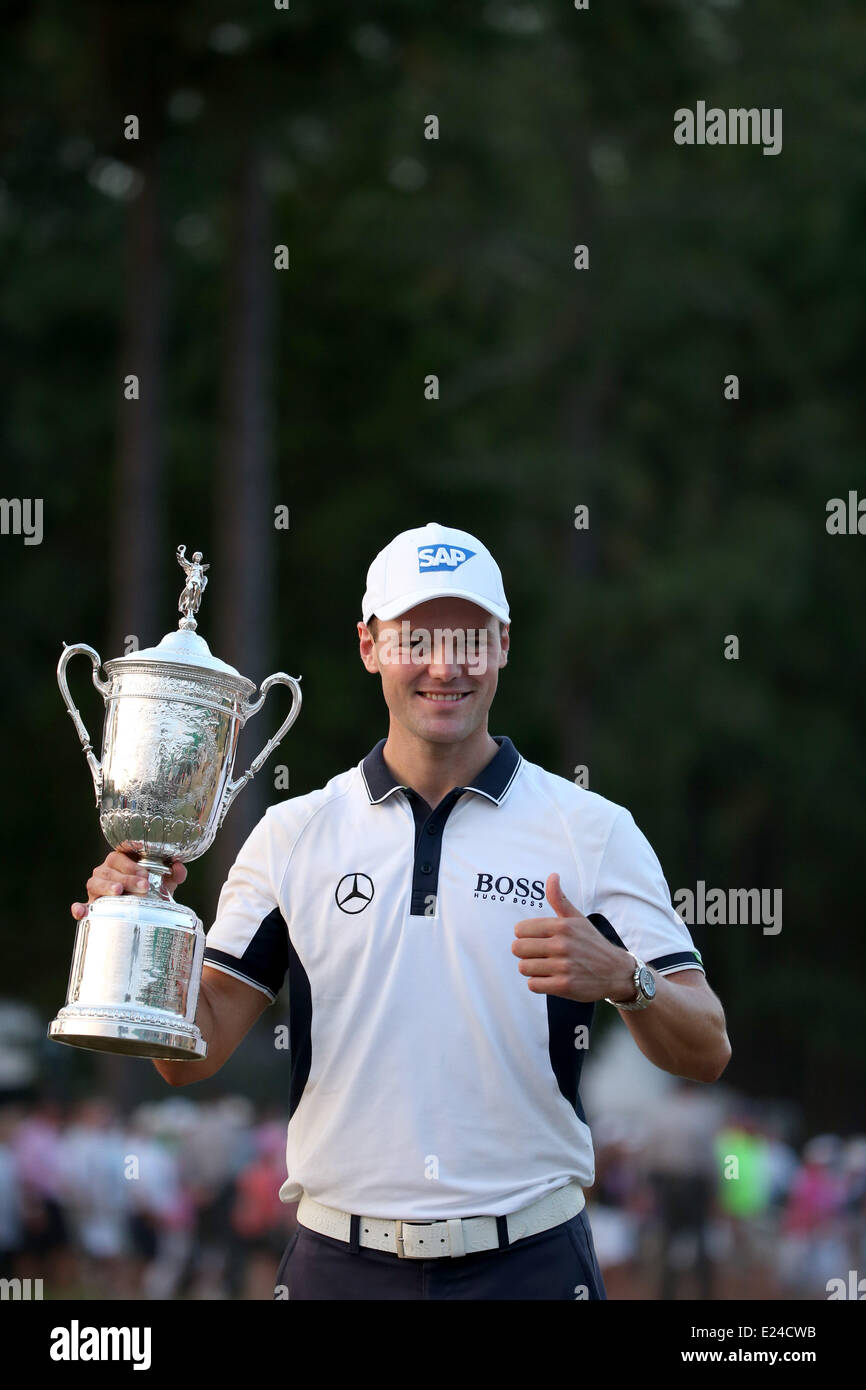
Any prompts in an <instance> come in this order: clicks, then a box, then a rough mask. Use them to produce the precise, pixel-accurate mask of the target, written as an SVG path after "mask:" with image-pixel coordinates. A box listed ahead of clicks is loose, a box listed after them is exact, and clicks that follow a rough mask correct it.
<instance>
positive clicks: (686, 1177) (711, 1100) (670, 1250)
mask: <svg viewBox="0 0 866 1390" xmlns="http://www.w3.org/2000/svg"><path fill="white" fill-rule="evenodd" d="M720 1118H721V1111H720V1105H719V1101H718V1100H717V1099H716V1097H715V1096H713V1095H712V1094H711V1093H708V1092H707V1091H706V1088H704V1087H702V1086H700V1085H699V1084H698V1083H697V1082H693V1081H686V1080H684V1079H680V1080H679V1083H678V1085H677V1088H676V1090H675V1091H674V1093H673V1094H672V1095H671V1096H670V1097H669V1098H668V1099H666V1100H665V1102H664V1104H663V1105H662V1106H660V1107H659V1110H658V1113H657V1115H656V1119H655V1122H654V1123H653V1124H652V1125H651V1127H650V1128H649V1130H648V1133H647V1136H646V1141H645V1144H644V1148H643V1154H642V1159H643V1163H644V1165H645V1167H646V1169H647V1172H648V1174H649V1180H650V1184H651V1186H652V1188H653V1191H654V1193H655V1199H656V1209H657V1215H658V1220H659V1223H660V1226H661V1245H660V1255H659V1260H660V1268H659V1280H658V1292H657V1297H658V1298H660V1299H670V1298H673V1297H674V1291H675V1288H676V1283H677V1270H678V1267H679V1265H680V1264H681V1263H682V1262H683V1255H684V1252H685V1251H686V1250H687V1249H688V1248H689V1247H690V1246H692V1247H693V1248H694V1263H695V1270H696V1274H697V1286H698V1297H699V1298H704V1299H708V1298H712V1296H713V1293H712V1287H713V1281H712V1263H711V1259H710V1251H709V1244H708V1240H709V1231H708V1227H709V1220H710V1213H711V1210H712V1204H713V1197H714V1192H715V1185H716V1155H715V1148H714V1144H713V1136H714V1134H715V1132H716V1129H717V1128H718V1124H719V1120H720Z"/></svg>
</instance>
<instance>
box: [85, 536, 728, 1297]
mask: <svg viewBox="0 0 866 1390" xmlns="http://www.w3.org/2000/svg"><path fill="white" fill-rule="evenodd" d="M509 619H510V614H509V609H508V605H507V602H506V598H505V593H504V590H503V586H502V577H501V574H500V572H499V569H498V567H497V565H496V563H495V562H494V560H493V557H492V556H491V555H490V553H489V552H488V551H487V549H486V548H485V547H484V545H483V544H482V543H481V541H479V540H478V539H476V538H475V537H474V536H470V535H468V534H467V533H466V532H463V531H458V530H454V529H453V528H446V527H443V526H440V525H438V524H436V523H430V524H429V525H427V526H424V527H421V528H418V529H415V530H412V531H405V532H403V533H402V534H401V535H399V536H397V537H396V538H395V539H394V540H393V541H391V543H390V544H389V545H388V546H386V548H385V549H384V550H383V551H382V552H381V553H380V554H379V555H378V556H377V557H376V559H375V560H374V561H373V564H372V565H371V567H370V570H369V573H368V575H367V590H366V593H365V595H364V599H363V604H362V620H361V621H360V622H359V623H358V636H359V643H360V655H361V660H362V661H363V663H364V666H365V667H366V669H367V670H368V671H369V672H370V673H371V674H374V675H376V676H377V677H378V678H380V679H381V682H382V693H383V695H384V698H385V703H386V705H387V707H388V711H389V726H388V734H387V737H385V738H383V739H382V740H381V741H380V742H379V743H378V744H377V745H376V747H375V748H374V749H373V750H372V751H371V752H370V753H369V754H368V755H367V756H366V757H365V758H364V759H363V760H362V761H361V762H360V763H359V764H358V765H357V767H354V768H351V769H350V770H348V771H346V772H343V773H340V774H339V775H338V776H337V777H335V778H333V779H332V780H331V781H330V782H329V783H328V784H327V786H325V787H323V788H321V789H320V790H318V791H315V792H311V793H309V794H308V795H306V796H301V797H293V798H291V799H289V800H287V801H284V802H282V803H281V804H279V805H277V806H274V807H272V808H271V809H270V810H269V811H268V812H267V814H266V815H265V816H264V818H263V819H262V820H261V821H260V822H259V824H258V825H257V826H256V828H255V830H254V831H253V833H252V834H251V836H250V837H249V839H248V840H247V842H246V844H245V845H244V847H243V849H242V850H241V853H240V855H239V856H238V859H237V861H236V863H235V865H234V867H233V868H232V870H231V872H230V874H229V876H228V879H227V881H226V884H225V887H224V888H223V891H222V894H221V896H220V902H219V908H218V911H217V917H216V921H215V922H214V925H213V927H212V928H211V930H210V932H209V933H208V938H207V948H206V951H205V962H206V963H205V968H204V973H203V978H202V989H201V996H200V1000H199V1008H198V1013H197V1016H196V1021H197V1023H198V1025H199V1027H200V1029H201V1031H202V1035H203V1036H204V1037H205V1038H206V1039H207V1042H208V1049H209V1051H208V1057H207V1058H206V1059H205V1060H204V1061H200V1062H163V1061H158V1062H156V1063H155V1066H156V1067H157V1070H158V1071H159V1072H160V1073H161V1075H162V1076H163V1077H165V1079H166V1080H167V1081H169V1082H170V1083H171V1084H173V1085H185V1084H187V1083H188V1082H191V1081H195V1080H197V1079H201V1078H204V1077H207V1076H212V1075H213V1074H214V1073H215V1072H216V1071H218V1070H219V1068H220V1067H221V1066H222V1064H223V1062H224V1061H225V1060H226V1058H227V1057H228V1056H229V1055H230V1054H231V1053H232V1052H233V1051H234V1049H235V1048H236V1047H237V1046H238V1044H239V1043H240V1041H241V1040H242V1038H243V1037H244V1035H245V1034H246V1032H247V1031H248V1029H249V1028H250V1027H251V1025H252V1023H253V1022H254V1021H255V1019H256V1018H257V1017H258V1016H259V1014H260V1013H261V1012H262V1011H263V1010H264V1009H265V1008H266V1007H267V1004H268V1003H269V1002H272V1001H273V1000H274V998H275V997H276V995H277V993H278V992H279V990H280V988H281V986H282V984H283V980H284V978H285V976H286V974H288V980H289V1007H290V1044H291V1087H290V1103H289V1110H290V1119H289V1126H288V1137H287V1147H286V1161H287V1178H286V1181H285V1183H284V1184H283V1186H282V1188H281V1190H280V1196H281V1197H282V1198H283V1200H284V1201H286V1202H292V1201H296V1200H297V1201H299V1205H298V1227H297V1230H296V1232H295V1234H294V1235H293V1236H292V1238H291V1240H290V1243H289V1246H288V1248H287V1250H286V1252H285V1255H284V1256H283V1259H282V1262H281V1265H280V1268H279V1271H278V1275H277V1287H276V1295H275V1296H276V1297H277V1298H290V1299H292V1300H297V1299H339V1300H342V1299H434V1300H438V1299H520V1300H522V1299H556V1300H562V1299H569V1300H573V1299H579V1300H580V1299H603V1298H604V1297H605V1292H604V1286H603V1283H602V1278H601V1274H600V1271H599V1268H598V1264H597V1262H596V1258H595V1252H594V1249H593V1243H592V1234H591V1231H590V1227H589V1222H588V1219H587V1215H586V1210H585V1201H584V1188H586V1187H589V1186H591V1184H592V1182H593V1177H594V1165H593V1149H592V1141H591V1136H590V1132H589V1128H588V1126H587V1124H586V1120H585V1116H584V1113H583V1108H582V1106H581V1102H580V1097H579V1093H578V1085H579V1080H580V1068H581V1060H582V1056H583V1051H584V1040H585V1038H586V1037H587V1036H588V1032H589V1026H590V1023H591V1021H592V1016H593V1011H594V1007H595V1004H596V1003H597V1002H598V1001H606V1002H607V1003H609V1004H610V1005H611V1006H612V1007H615V1008H617V1009H618V1010H619V1011H620V1012H621V1015H622V1017H623V1019H624V1020H625V1022H626V1024H627V1025H628V1027H629V1029H630V1031H631V1033H632V1036H633V1038H634V1040H635V1042H636V1044H637V1046H638V1047H639V1048H640V1050H641V1051H642V1052H643V1053H644V1054H645V1055H646V1056H647V1057H648V1058H649V1059H650V1060H651V1061H652V1062H654V1063H655V1065H656V1066H658V1067H661V1068H662V1069H663V1070H665V1071H668V1072H672V1073H673V1074H674V1075H678V1076H686V1077H690V1078H691V1079H693V1080H697V1081H704V1082H710V1081H714V1080H715V1079H716V1078H717V1077H718V1076H720V1075H721V1073H722V1071H723V1070H724V1068H725V1066H726V1065H727V1062H728V1060H729V1057H730V1045H729V1043H728V1038H727V1033H726V1029H725V1019H724V1013H723V1011H722V1007H721V1004H720V1002H719V1000H718V998H717V997H716V995H715V994H714V993H713V991H712V990H711V989H710V988H709V985H708V984H707V981H706V977H705V974H704V969H703V964H702V962H701V958H700V956H699V954H698V952H697V951H696V950H695V948H694V945H693V943H692V941H691V938H690V936H689V933H688V931H687V929H686V927H685V925H684V924H683V922H682V920H681V918H680V917H679V916H678V915H677V913H676V912H675V911H674V909H673V907H672V906H671V900H670V893H669V892H668V888H667V885H666V883H665V880H664V877H663V874H662V870H661V867H660V865H659V862H658V859H657V858H656V856H655V854H654V853H653V850H652V849H651V847H650V845H649V843H648V842H647V840H646V839H645V838H644V836H643V835H642V834H641V832H640V831H639V830H638V828H637V826H636V825H635V822H634V820H633V819H632V817H631V815H630V814H629V812H628V811H627V810H625V809H624V808H623V807H620V806H617V805H615V804H614V803H612V802H610V801H608V800H606V799H605V798H604V797H602V796H599V795H597V794H596V793H594V792H590V791H587V790H584V789H582V788H579V787H575V786H573V785H572V783H570V782H568V781H566V780H565V779H564V778H561V777H557V776H555V775H554V774H552V773H549V772H547V771H545V770H544V769H543V768H541V767H539V766H537V765H536V764H533V763H531V762H528V761H527V760H526V759H524V758H523V757H522V756H521V754H520V753H519V752H518V751H517V749H516V748H515V747H514V745H513V743H512V742H511V741H510V739H508V738H505V737H498V738H495V737H493V736H492V735H491V734H490V732H489V730H488V715H489V710H490V706H491V703H492V701H493V698H494V695H495V694H496V688H497V683H498V680H499V673H500V671H501V670H502V669H503V668H504V666H505V665H506V662H507V660H508V653H509V645H510V631H509ZM175 875H176V876H175V878H174V880H173V881H174V882H175V883H179V882H182V881H183V879H184V878H185V877H186V872H185V870H184V868H183V866H182V865H177V866H176V869H175ZM137 877H138V874H137V866H136V864H135V862H134V860H132V859H130V858H128V857H127V856H125V855H122V854H118V853H116V852H115V853H113V854H110V855H109V856H108V858H107V860H106V861H105V864H104V865H102V866H100V868H98V869H96V870H94V876H93V878H91V880H90V881H89V883H88V892H89V895H90V899H91V901H92V900H93V898H95V897H98V896H100V895H101V894H104V893H111V892H122V891H124V889H127V890H128V889H130V888H132V887H133V886H134V884H135V882H136V879H137ZM83 912H84V908H83V906H82V905H81V904H74V905H73V914H74V915H75V916H81V915H83Z"/></svg>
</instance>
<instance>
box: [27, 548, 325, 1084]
mask: <svg viewBox="0 0 866 1390" xmlns="http://www.w3.org/2000/svg"><path fill="white" fill-rule="evenodd" d="M177 558H178V562H179V564H180V565H181V567H182V569H183V570H184V573H185V574H186V586H185V588H184V590H183V592H182V594H181V596H180V602H179V604H178V610H179V612H180V613H181V614H182V617H181V620H180V623H179V624H178V628H177V631H176V632H170V633H168V634H167V635H166V636H165V637H164V638H163V639H162V641H161V642H160V643H159V646H157V647H150V648H148V649H147V650H146V651H137V652H130V653H129V654H128V655H127V656H122V657H118V658H117V659H116V660H115V661H106V663H105V671H106V674H107V677H108V678H107V679H102V678H101V677H100V674H99V668H100V666H101V664H102V663H101V660H100V657H99V654H98V653H97V652H95V651H94V649H93V648H92V647H88V646H87V645H86V644H85V643H83V642H82V643H79V644H78V645H77V646H74V647H67V646H66V645H65V643H64V652H63V655H62V656H61V658H60V661H59V663H58V666H57V680H58V684H59V686H60V691H61V694H62V695H63V699H64V701H65V702H66V707H67V709H68V710H69V713H70V714H71V716H72V722H73V723H74V725H75V729H76V732H77V734H78V737H79V739H80V740H81V745H82V747H83V749H84V754H85V757H86V758H87V763H88V766H89V768H90V772H91V775H92V777H93V785H94V787H95V789H96V805H97V807H98V809H99V823H100V825H101V826H102V831H103V834H104V835H105V838H106V840H107V841H108V843H109V844H110V845H111V846H112V848H114V849H119V850H123V851H125V852H127V853H133V852H134V853H137V854H138V855H139V863H140V864H141V865H142V867H143V868H144V869H146V871H147V880H148V889H147V892H146V893H143V894H133V893H129V894H124V895H122V896H119V897H104V898H98V899H97V900H96V902H94V903H91V905H90V908H89V910H88V913H87V916H86V917H83V918H82V919H81V921H80V922H79V924H78V932H77V934H76V938H75V949H74V952H73V957H72V969H71V971H70V974H69V990H68V993H67V998H66V1004H65V1006H64V1008H62V1009H61V1010H60V1012H59V1014H58V1015H57V1017H56V1018H55V1020H54V1022H53V1023H52V1024H51V1026H50V1027H49V1030H48V1035H49V1037H52V1038H54V1039H56V1041H57V1042H63V1043H70V1044H71V1045H72V1046H74V1047H86V1048H92V1049H94V1050H96V1051H102V1052H122V1053H125V1054H127V1055H128V1056H133V1057H166V1058H174V1059H176V1060H185V1059H186V1060H194V1059H196V1058H199V1057H205V1056H206V1055H207V1043H206V1042H205V1041H204V1039H203V1038H202V1036H201V1033H200V1032H199V1030H198V1028H197V1027H196V1023H195V1012H196V1005H197V1004H198V994H199V985H200V983H201V970H202V956H203V953H204V944H205V935H204V930H203V928H202V924H201V921H200V920H199V918H198V917H197V916H196V914H195V913H194V912H193V911H192V910H191V909H190V908H188V907H183V906H181V905H180V904H179V903H176V902H175V901H174V899H173V897H172V896H171V893H170V892H169V891H168V889H167V888H166V886H165V878H166V877H167V875H169V874H170V873H171V861H172V860H174V859H180V860H182V861H184V862H185V863H186V862H188V861H189V860H191V859H198V857H199V855H202V854H204V852H205V850H206V849H208V848H209V846H210V845H211V844H212V843H213V840H214V837H215V836H216V833H217V831H218V830H219V828H220V826H221V825H222V822H223V820H224V819H225V815H226V812H227V811H228V809H229V807H230V806H231V804H232V802H233V801H234V799H235V797H236V796H237V794H238V792H239V791H240V790H241V788H242V787H245V786H246V784H247V782H249V781H250V779H251V778H252V777H254V776H255V774H256V773H257V772H258V771H259V768H260V767H261V766H262V764H263V763H264V762H265V760H266V759H267V758H268V757H269V756H270V754H271V753H272V752H273V750H274V749H275V748H276V746H277V744H278V743H279V742H280V740H281V739H282V738H283V737H284V735H285V734H286V733H287V732H288V730H289V729H290V728H291V726H292V725H293V724H294V722H295V720H296V719H297V717H298V714H299V713H300V709H301V687H300V685H299V683H298V681H297V680H296V679H295V678H294V676H287V675H285V673H284V672H282V671H278V672H277V673H276V674H275V675H273V676H268V678H267V680H265V681H263V682H262V685H261V690H260V693H259V697H258V699H257V700H252V699H251V697H252V695H253V692H254V691H255V684H254V683H253V682H252V681H250V680H247V679H246V677H245V676H242V675H240V673H239V672H238V671H236V670H235V669H234V667H233V666H228V665H226V663H225V662H224V661H219V660H217V658H216V657H215V656H212V655H211V652H210V649H209V647H208V645H207V642H205V641H204V639H203V638H202V637H199V636H198V635H197V634H196V627H197V623H196V621H195V618H194V616H193V615H194V614H195V613H196V612H198V607H199V604H200V603H201V596H202V593H203V591H204V588H205V586H206V584H207V578H206V576H205V570H207V569H209V568H210V567H209V566H208V565H203V564H202V563H201V558H202V557H201V552H200V551H196V552H195V554H194V555H193V557H192V560H188V559H187V558H186V546H182V545H181V546H178V550H177ZM80 652H82V653H84V655H86V656H88V657H89V658H90V661H91V664H92V667H93V670H92V679H93V684H94V685H95V686H96V689H97V690H98V691H99V693H100V695H101V696H102V698H103V699H104V701H105V705H106V719H105V728H104V732H103V739H102V761H101V762H99V761H98V760H97V758H96V756H95V754H94V752H93V748H92V747H91V743H90V736H89V734H88V732H87V730H86V728H85V727H84V723H83V722H82V719H81V715H80V714H79V712H78V710H77V709H76V707H75V705H74V704H73V701H72V697H71V696H70V694H69V687H68V685H67V683H66V667H67V665H68V663H69V661H70V660H71V659H72V657H74V656H77V655H78V654H79V653H80ZM275 685H287V686H289V687H290V689H291V691H292V706H291V709H290V711H289V713H288V715H287V716H286V718H285V719H284V720H283V722H282V724H281V726H280V728H279V729H278V730H277V732H276V734H274V736H273V738H272V739H270V740H269V741H268V743H267V745H266V746H265V747H264V748H263V749H262V751H261V753H259V755H258V757H257V758H256V759H255V760H254V761H253V762H252V763H251V764H250V767H249V769H248V770H247V771H246V772H245V773H244V775H243V776H242V777H238V778H237V779H236V780H232V769H233V766H234V759H235V752H236V749H237V742H238V736H239V734H240V731H241V729H242V728H243V726H244V724H245V723H246V721H247V720H248V719H249V718H250V717H251V716H252V715H254V714H257V713H258V711H259V710H260V709H261V707H262V705H263V704H264V702H265V697H266V696H267V693H268V691H269V690H270V689H271V687H272V686H275Z"/></svg>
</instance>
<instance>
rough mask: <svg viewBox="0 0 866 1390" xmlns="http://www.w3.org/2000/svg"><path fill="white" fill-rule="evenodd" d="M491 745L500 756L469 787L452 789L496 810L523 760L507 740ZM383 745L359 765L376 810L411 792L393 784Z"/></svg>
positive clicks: (406, 788) (379, 743)
mask: <svg viewBox="0 0 866 1390" xmlns="http://www.w3.org/2000/svg"><path fill="white" fill-rule="evenodd" d="M494 742H496V743H498V744H499V752H498V753H497V754H496V756H495V757H493V758H491V760H490V762H489V763H488V764H487V766H486V767H483V768H482V769H481V771H480V772H479V774H478V776H477V777H476V778H475V779H474V780H473V781H472V782H470V783H469V785H468V786H466V787H455V788H454V790H455V791H467V792H478V793H479V794H480V795H481V796H486V797H487V799H488V801H493V802H495V803H496V805H497V806H498V805H499V804H500V803H501V802H502V800H503V799H504V797H505V793H506V792H507V791H508V788H509V787H510V786H511V783H512V782H513V781H514V779H515V777H516V776H517V770H518V768H519V767H520V764H521V762H522V761H523V759H522V758H521V756H520V754H519V753H518V751H517V749H516V748H515V747H514V744H513V743H512V742H511V739H510V738H505V737H504V736H503V737H498V738H497V737H496V735H494ZM385 743H386V740H385V739H384V738H381V739H380V740H379V742H378V743H377V744H376V747H375V748H373V749H371V750H370V752H369V753H368V754H367V756H366V758H364V760H363V762H361V763H360V764H359V766H360V769H361V776H362V777H363V779H364V786H365V787H366V788H367V795H368V796H369V798H370V804H371V805H372V806H378V804H379V802H380V801H384V800H385V798H386V797H388V796H391V794H392V793H393V792H398V791H411V790H412V788H410V787H405V786H403V785H401V783H400V782H395V781H394V778H393V777H392V776H391V773H390V771H389V769H388V765H387V763H386V762H385V759H384V757H383V755H382V749H383V748H384V747H385Z"/></svg>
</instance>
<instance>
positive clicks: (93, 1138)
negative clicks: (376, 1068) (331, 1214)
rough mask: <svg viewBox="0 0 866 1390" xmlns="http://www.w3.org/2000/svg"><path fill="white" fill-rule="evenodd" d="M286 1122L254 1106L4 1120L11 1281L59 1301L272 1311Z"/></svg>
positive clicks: (1, 1140)
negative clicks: (245, 1304) (221, 1301)
mask: <svg viewBox="0 0 866 1390" xmlns="http://www.w3.org/2000/svg"><path fill="white" fill-rule="evenodd" d="M285 1141H286V1127H285V1120H284V1119H280V1118H278V1117H277V1116H276V1115H275V1114H268V1113H259V1114H257V1113H256V1111H255V1108H254V1107H253V1105H252V1104H251V1103H250V1102H249V1101H247V1100H245V1099H243V1098H241V1097H235V1096H232V1097H224V1098H222V1099H220V1100H216V1101H212V1102H209V1103H205V1104H203V1103H200V1102H198V1103H197V1102H195V1101H190V1100H187V1099H186V1098H182V1097H169V1098H167V1099H165V1100H162V1101H159V1102H158V1103H156V1104H153V1105H142V1106H140V1107H139V1108H138V1109H136V1110H134V1111H133V1112H132V1113H131V1114H130V1115H128V1116H122V1115H121V1114H120V1113H119V1112H118V1110H117V1109H116V1108H115V1107H114V1106H112V1105H111V1104H110V1103H109V1101H108V1100H106V1099H104V1098H102V1097H96V1098H92V1099H88V1100H85V1101H81V1102H80V1103H78V1104H76V1105H73V1106H72V1107H70V1108H69V1109H68V1110H64V1109H63V1108H62V1107H61V1106H60V1105H58V1104H57V1103H56V1102H54V1101H48V1100H43V1101H39V1102H37V1103H34V1104H32V1105H20V1104H18V1105H7V1106H4V1107H2V1108H0V1276H2V1277H7V1278H9V1277H16V1276H17V1277H20V1278H22V1279H24V1278H30V1279H36V1278H41V1279H42V1280H43V1290H44V1297H46V1298H48V1297H51V1298H58V1297H66V1298H78V1297H93V1298H145V1299H172V1298H201V1299H211V1298H229V1299H242V1298H273V1290H274V1273H275V1271H276V1268H277V1264H278V1262H279V1258H280V1256H281V1254H282V1252H283V1250H284V1248H285V1245H286V1242H287V1241H288V1238H289V1236H290V1234H291V1232H292V1231H293V1230H294V1226H295V1211H296V1204H292V1205H290V1206H289V1205H286V1204H284V1203H282V1202H280V1200H279V1196H278V1192H279V1188H280V1184H281V1183H282V1182H283V1181H284V1180H285V1175H286V1170H285Z"/></svg>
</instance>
